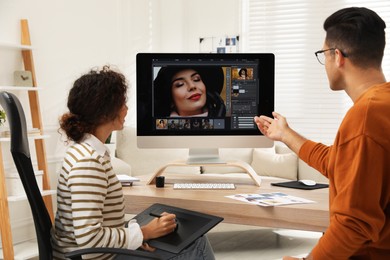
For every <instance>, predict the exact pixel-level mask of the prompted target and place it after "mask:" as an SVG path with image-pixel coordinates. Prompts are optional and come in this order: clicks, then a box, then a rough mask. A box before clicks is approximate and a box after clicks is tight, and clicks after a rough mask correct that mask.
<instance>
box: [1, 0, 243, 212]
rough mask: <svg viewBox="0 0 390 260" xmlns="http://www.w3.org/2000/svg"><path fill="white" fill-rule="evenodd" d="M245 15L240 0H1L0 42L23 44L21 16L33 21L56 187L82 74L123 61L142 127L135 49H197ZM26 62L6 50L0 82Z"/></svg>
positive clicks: (229, 31) (234, 30)
mask: <svg viewBox="0 0 390 260" xmlns="http://www.w3.org/2000/svg"><path fill="white" fill-rule="evenodd" d="M239 17H240V0H212V1H210V0H164V1H160V0H149V1H147V0H143V1H139V0H110V1H105V0H82V1H80V0H54V1H53V0H34V1H30V0H0V42H11V43H19V42H20V22H19V21H20V19H28V21H29V27H30V35H31V42H32V45H33V47H34V51H33V55H34V63H35V70H36V77H37V83H38V85H39V87H41V88H42V89H43V90H42V91H40V92H39V98H40V104H41V112H42V120H43V124H44V126H45V132H46V133H48V134H49V135H50V136H51V138H50V139H48V140H47V141H46V152H47V157H48V162H49V170H50V175H51V182H52V187H53V188H55V186H56V172H57V171H58V168H59V167H60V162H61V158H62V156H63V152H64V151H65V146H64V144H63V142H62V141H61V140H60V136H59V134H58V133H57V129H58V118H59V116H60V115H61V114H62V113H63V112H65V110H66V98H67V93H68V90H69V88H70V87H71V84H72V83H73V81H74V80H75V79H76V78H78V77H79V76H80V75H81V74H83V73H85V72H87V71H88V70H89V69H90V68H92V67H95V66H102V65H106V64H111V65H115V66H117V67H118V68H119V70H121V71H122V72H123V73H124V74H125V75H126V76H127V78H128V79H129V82H130V85H131V86H130V91H129V104H128V105H129V107H130V109H129V115H128V118H127V124H128V125H135V108H134V105H135V99H134V96H135V55H136V53H138V52H151V51H154V52H197V51H198V50H199V37H211V36H225V35H238V34H239V28H240V22H239ZM21 62H22V61H21V57H20V55H19V54H9V53H8V51H7V52H3V51H2V50H0V85H12V79H13V71H14V70H20V69H22V66H21ZM11 163H12V162H8V164H11ZM18 211H19V210H17V212H18ZM20 211H21V210H20Z"/></svg>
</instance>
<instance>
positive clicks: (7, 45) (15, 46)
mask: <svg viewBox="0 0 390 260" xmlns="http://www.w3.org/2000/svg"><path fill="white" fill-rule="evenodd" d="M0 47H1V48H8V49H16V50H32V49H33V48H32V46H30V45H22V44H15V43H10V42H0Z"/></svg>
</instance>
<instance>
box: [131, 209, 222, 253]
mask: <svg viewBox="0 0 390 260" xmlns="http://www.w3.org/2000/svg"><path fill="white" fill-rule="evenodd" d="M163 212H167V213H173V214H175V215H176V220H177V222H178V228H177V230H176V231H174V232H172V233H170V234H168V235H166V236H163V237H159V238H156V239H152V240H149V241H148V244H149V245H150V246H153V247H156V248H159V249H161V250H165V251H169V252H172V253H179V252H180V251H182V250H183V249H184V248H186V247H187V246H188V245H190V244H191V243H192V242H194V241H195V240H196V239H197V238H199V237H200V236H202V235H203V234H205V233H207V232H208V231H209V230H210V229H212V228H213V227H214V226H215V225H217V224H218V223H219V222H221V221H222V220H223V218H221V217H217V216H213V215H208V214H204V213H201V212H196V211H191V210H186V209H183V208H177V207H172V206H168V205H164V204H158V203H156V204H153V205H152V206H150V207H149V208H147V209H145V210H144V211H142V212H141V213H140V214H138V215H137V216H135V217H134V219H136V220H137V222H138V223H139V224H140V226H144V225H146V224H148V223H149V222H150V221H152V220H153V218H154V217H152V216H150V215H149V214H150V213H153V214H162V213H163Z"/></svg>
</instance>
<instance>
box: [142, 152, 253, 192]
mask: <svg viewBox="0 0 390 260" xmlns="http://www.w3.org/2000/svg"><path fill="white" fill-rule="evenodd" d="M206 165H207V167H209V166H210V167H213V166H218V167H221V166H226V167H238V168H241V169H243V170H245V172H246V173H247V174H248V175H249V176H250V177H251V179H252V180H253V182H254V183H255V184H256V185H257V186H259V187H260V185H261V178H260V176H259V175H257V173H256V172H255V170H253V168H252V166H250V165H249V164H248V163H246V162H244V161H224V160H221V158H220V157H219V152H218V149H190V151H189V157H188V159H187V161H184V160H182V161H175V162H170V163H167V164H165V165H163V166H162V167H160V168H159V169H157V171H156V172H155V173H154V174H153V176H152V177H151V178H150V179H149V181H148V182H147V184H155V183H156V177H157V176H160V175H161V174H162V173H163V172H164V171H165V169H166V168H168V167H170V166H176V167H177V166H183V167H189V166H199V167H200V166H206Z"/></svg>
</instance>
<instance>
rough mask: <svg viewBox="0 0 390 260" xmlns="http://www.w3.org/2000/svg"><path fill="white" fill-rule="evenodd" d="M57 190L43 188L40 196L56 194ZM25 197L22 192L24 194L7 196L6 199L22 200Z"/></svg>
mask: <svg viewBox="0 0 390 260" xmlns="http://www.w3.org/2000/svg"><path fill="white" fill-rule="evenodd" d="M56 193H57V191H56V190H44V191H42V192H41V194H42V197H44V196H49V195H54V194H56ZM26 199H27V196H26V195H25V194H24V195H18V196H9V197H8V201H14V202H15V201H22V200H26Z"/></svg>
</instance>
